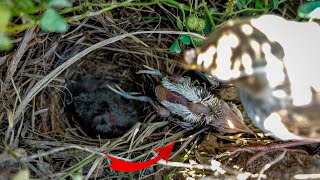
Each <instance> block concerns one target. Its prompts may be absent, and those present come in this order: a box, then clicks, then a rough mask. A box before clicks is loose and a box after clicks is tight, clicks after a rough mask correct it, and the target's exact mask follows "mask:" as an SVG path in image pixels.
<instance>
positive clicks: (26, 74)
mask: <svg viewBox="0 0 320 180" xmlns="http://www.w3.org/2000/svg"><path fill="white" fill-rule="evenodd" d="M153 8H154V7H153ZM162 8H163V7H162ZM149 10H150V7H148V8H146V9H144V8H143V7H142V8H141V9H136V8H127V9H125V11H126V13H120V12H119V10H114V11H112V12H113V14H114V16H113V17H110V16H107V15H105V14H101V15H98V16H95V17H91V18H88V19H85V20H83V21H81V22H73V23H71V30H70V31H69V32H68V33H66V34H54V33H44V32H42V31H40V29H39V28H38V27H34V28H30V29H28V30H27V31H26V32H24V33H22V34H18V35H16V41H15V42H16V44H17V45H19V47H17V49H16V50H15V51H12V52H10V53H8V54H4V56H3V57H2V58H1V60H0V65H1V66H0V72H1V74H0V75H1V76H0V78H1V92H0V94H1V107H0V127H1V129H0V138H1V140H2V142H3V144H2V145H1V146H0V150H1V152H2V154H1V158H0V159H1V160H2V161H0V162H1V163H0V174H1V176H3V177H5V176H10V175H12V173H16V172H17V170H19V169H21V168H25V167H27V169H29V171H30V172H31V177H33V178H39V179H41V178H42V179H48V178H50V179H57V178H61V179H63V178H66V177H68V176H70V175H73V176H74V175H76V174H77V173H81V174H82V175H83V176H84V177H87V178H89V177H90V178H102V179H103V178H104V179H111V178H134V179H137V178H151V179H153V178H158V179H163V178H164V177H165V176H167V177H170V178H172V179H184V178H186V177H187V176H188V177H203V176H205V175H207V176H209V175H212V176H213V175H217V174H219V173H217V171H212V167H211V166H210V165H208V166H201V167H200V166H197V165H194V166H192V165H189V166H187V167H186V164H179V163H177V164H175V163H172V164H171V166H175V167H176V168H173V169H172V168H170V167H168V166H161V165H157V166H153V167H150V168H147V169H145V170H142V171H138V172H135V173H119V172H116V171H113V170H110V169H108V168H106V166H107V165H108V164H110V162H108V161H107V160H106V159H105V158H104V157H103V154H101V153H103V152H104V153H109V154H112V155H115V156H119V157H122V158H127V159H132V160H139V161H143V160H148V159H150V158H152V157H153V156H154V154H152V153H151V152H152V150H154V149H156V148H157V147H161V146H163V145H166V144H168V143H171V142H173V141H176V142H178V143H176V146H175V149H174V151H173V153H172V155H171V157H172V158H171V160H172V161H178V162H188V161H189V162H190V163H191V164H197V163H200V164H208V162H210V160H212V159H213V158H214V159H216V160H219V161H221V162H222V163H223V166H222V167H223V168H224V169H226V170H227V173H226V174H224V175H221V174H220V177H224V178H235V177H236V176H237V175H239V174H241V173H240V172H242V171H244V170H245V171H250V172H253V173H257V172H261V171H262V170H263V167H264V165H265V164H266V163H267V162H278V165H279V166H273V168H271V169H269V170H268V171H267V172H266V173H267V174H268V176H269V177H273V178H276V177H279V172H286V173H291V174H293V173H300V172H301V173H303V172H305V171H304V170H309V171H310V172H314V171H315V170H316V169H317V167H319V163H318V156H317V155H314V156H311V155H306V154H303V152H302V153H301V152H300V151H296V152H290V153H289V152H287V155H286V156H285V158H284V157H282V156H281V155H282V154H281V152H279V151H278V152H272V153H269V154H268V155H265V156H261V157H257V158H258V159H257V161H255V163H252V164H251V166H250V167H247V168H245V167H246V164H245V163H244V162H246V160H250V158H251V156H252V153H251V151H250V152H248V149H245V148H243V149H241V143H245V144H246V143H249V144H250V143H257V144H259V143H260V144H263V143H268V142H275V141H273V140H272V139H269V138H265V139H257V138H256V137H248V138H244V137H243V138H242V137H237V136H234V137H231V138H230V136H222V135H219V134H217V133H215V131H214V130H212V129H209V128H207V127H203V128H201V129H197V130H187V129H183V128H181V127H179V126H177V125H176V124H175V123H172V119H164V118H160V117H157V116H156V114H155V113H154V110H153V109H152V107H151V106H150V105H149V104H147V103H145V104H143V106H142V107H141V108H140V109H139V111H140V114H142V115H141V116H140V123H137V124H136V125H135V126H134V127H133V128H132V129H131V130H128V132H127V133H126V134H124V135H123V136H121V137H119V138H115V139H99V138H91V137H89V136H87V135H86V134H85V133H84V132H82V131H81V128H80V127H79V125H78V124H77V123H76V122H74V121H72V120H71V119H70V118H69V117H68V116H66V114H65V111H64V99H63V97H64V96H63V93H64V92H65V86H64V83H65V80H66V79H69V78H73V77H76V76H82V75H85V74H91V75H93V76H95V77H99V78H103V79H108V80H111V81H113V82H115V83H117V84H118V85H119V86H120V87H121V88H122V89H124V90H126V91H131V92H140V93H141V94H143V95H147V96H150V97H152V96H154V95H153V92H154V87H155V86H156V85H157V84H158V82H159V79H157V78H155V77H152V76H150V75H145V74H142V75H141V74H140V75H137V74H136V72H137V71H139V70H141V69H144V67H143V65H148V66H150V67H153V68H155V69H159V70H160V71H161V72H163V73H166V74H169V75H170V74H171V75H172V74H176V75H180V74H182V73H183V70H182V69H181V68H179V66H178V64H179V63H178V62H179V60H181V59H182V57H181V55H177V54H172V53H169V51H168V49H169V47H170V46H171V44H172V42H173V41H174V40H175V38H177V37H178V35H174V34H173V33H172V32H170V31H171V30H176V29H175V28H171V26H172V25H171V23H170V22H166V21H164V22H160V21H152V20H137V21H130V20H127V18H126V15H128V14H131V15H132V14H137V16H139V15H140V14H141V13H145V12H148V13H152V12H149ZM124 14H125V15H124ZM110 18H112V21H111V20H110ZM138 30H139V31H153V30H158V31H161V33H150V32H148V33H146V32H142V33H140V34H134V33H136V31H138ZM128 32H132V33H128ZM176 34H179V33H177V32H176ZM173 121H174V120H173ZM211 132H212V133H211ZM228 146H230V147H231V146H236V147H240V148H239V149H238V150H237V151H233V152H231V153H230V151H229V150H228V148H226V149H221V148H222V147H228ZM187 150H188V151H187ZM317 153H318V152H316V153H315V154H317ZM15 156H17V157H20V158H17V157H16V158H17V159H16V160H15V158H13V157H15ZM183 157H184V158H183ZM277 157H282V159H280V160H278V161H274V159H276V160H277ZM265 159H267V160H265ZM280 162H281V163H280ZM289 163H290V165H288V164H289ZM274 164H275V163H274ZM234 165H238V166H239V168H238V169H232V168H234ZM179 167H182V168H179ZM184 167H185V168H186V169H184ZM190 167H194V168H200V169H201V168H202V170H199V171H193V170H192V169H190ZM278 167H283V168H282V169H281V170H280V171H279V168H278ZM290 167H291V168H290ZM306 167H309V168H306ZM241 168H242V169H241ZM288 168H289V169H288ZM210 169H211V170H210ZM283 169H284V170H283ZM179 170H182V171H179ZM218 172H219V171H218ZM262 172H264V171H262ZM290 177H291V176H290ZM285 178H286V177H285Z"/></svg>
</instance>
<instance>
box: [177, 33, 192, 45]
mask: <svg viewBox="0 0 320 180" xmlns="http://www.w3.org/2000/svg"><path fill="white" fill-rule="evenodd" d="M179 39H180V40H181V42H182V43H183V44H184V45H189V44H190V43H191V38H190V36H188V35H181V36H180V37H179Z"/></svg>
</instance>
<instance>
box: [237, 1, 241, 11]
mask: <svg viewBox="0 0 320 180" xmlns="http://www.w3.org/2000/svg"><path fill="white" fill-rule="evenodd" d="M236 6H237V7H238V9H239V10H242V9H243V7H242V4H241V3H240V2H237V3H236Z"/></svg>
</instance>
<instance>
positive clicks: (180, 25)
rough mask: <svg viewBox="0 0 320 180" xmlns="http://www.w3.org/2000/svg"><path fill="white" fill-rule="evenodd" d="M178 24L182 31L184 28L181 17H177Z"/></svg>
mask: <svg viewBox="0 0 320 180" xmlns="http://www.w3.org/2000/svg"><path fill="white" fill-rule="evenodd" d="M177 26H178V28H179V29H180V31H182V30H183V24H182V20H181V19H180V17H179V16H178V17H177Z"/></svg>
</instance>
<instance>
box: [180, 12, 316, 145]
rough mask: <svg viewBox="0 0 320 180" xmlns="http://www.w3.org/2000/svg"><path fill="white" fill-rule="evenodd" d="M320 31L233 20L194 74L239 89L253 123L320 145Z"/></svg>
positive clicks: (197, 58) (279, 22)
mask: <svg viewBox="0 0 320 180" xmlns="http://www.w3.org/2000/svg"><path fill="white" fill-rule="evenodd" d="M319 34H320V26H319V24H317V23H314V22H294V21H288V20H285V19H283V18H282V17H278V16H275V15H263V16H260V17H254V18H247V19H241V20H237V21H229V22H228V23H226V24H225V25H223V26H221V27H220V28H219V29H217V30H216V31H215V32H213V33H212V35H210V36H209V37H208V38H207V40H206V41H205V42H204V43H203V45H202V46H201V47H199V48H198V49H194V50H190V51H187V52H186V53H185V61H186V62H187V63H188V64H189V65H188V67H191V69H197V70H202V71H205V72H207V73H209V74H210V75H212V76H214V77H216V78H217V79H219V80H220V81H224V82H229V83H233V84H235V86H236V87H237V88H239V91H240V98H241V102H242V104H243V106H244V108H245V110H246V111H247V114H248V115H249V117H250V119H251V120H252V122H253V123H254V124H255V125H256V126H257V127H258V128H260V129H261V130H263V131H264V132H266V133H269V134H271V135H272V136H273V137H275V138H277V139H281V140H310V141H319V140H320V119H319V118H320V92H319V91H320V79H319V77H320V71H319V53H318V44H319V42H320V36H319Z"/></svg>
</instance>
